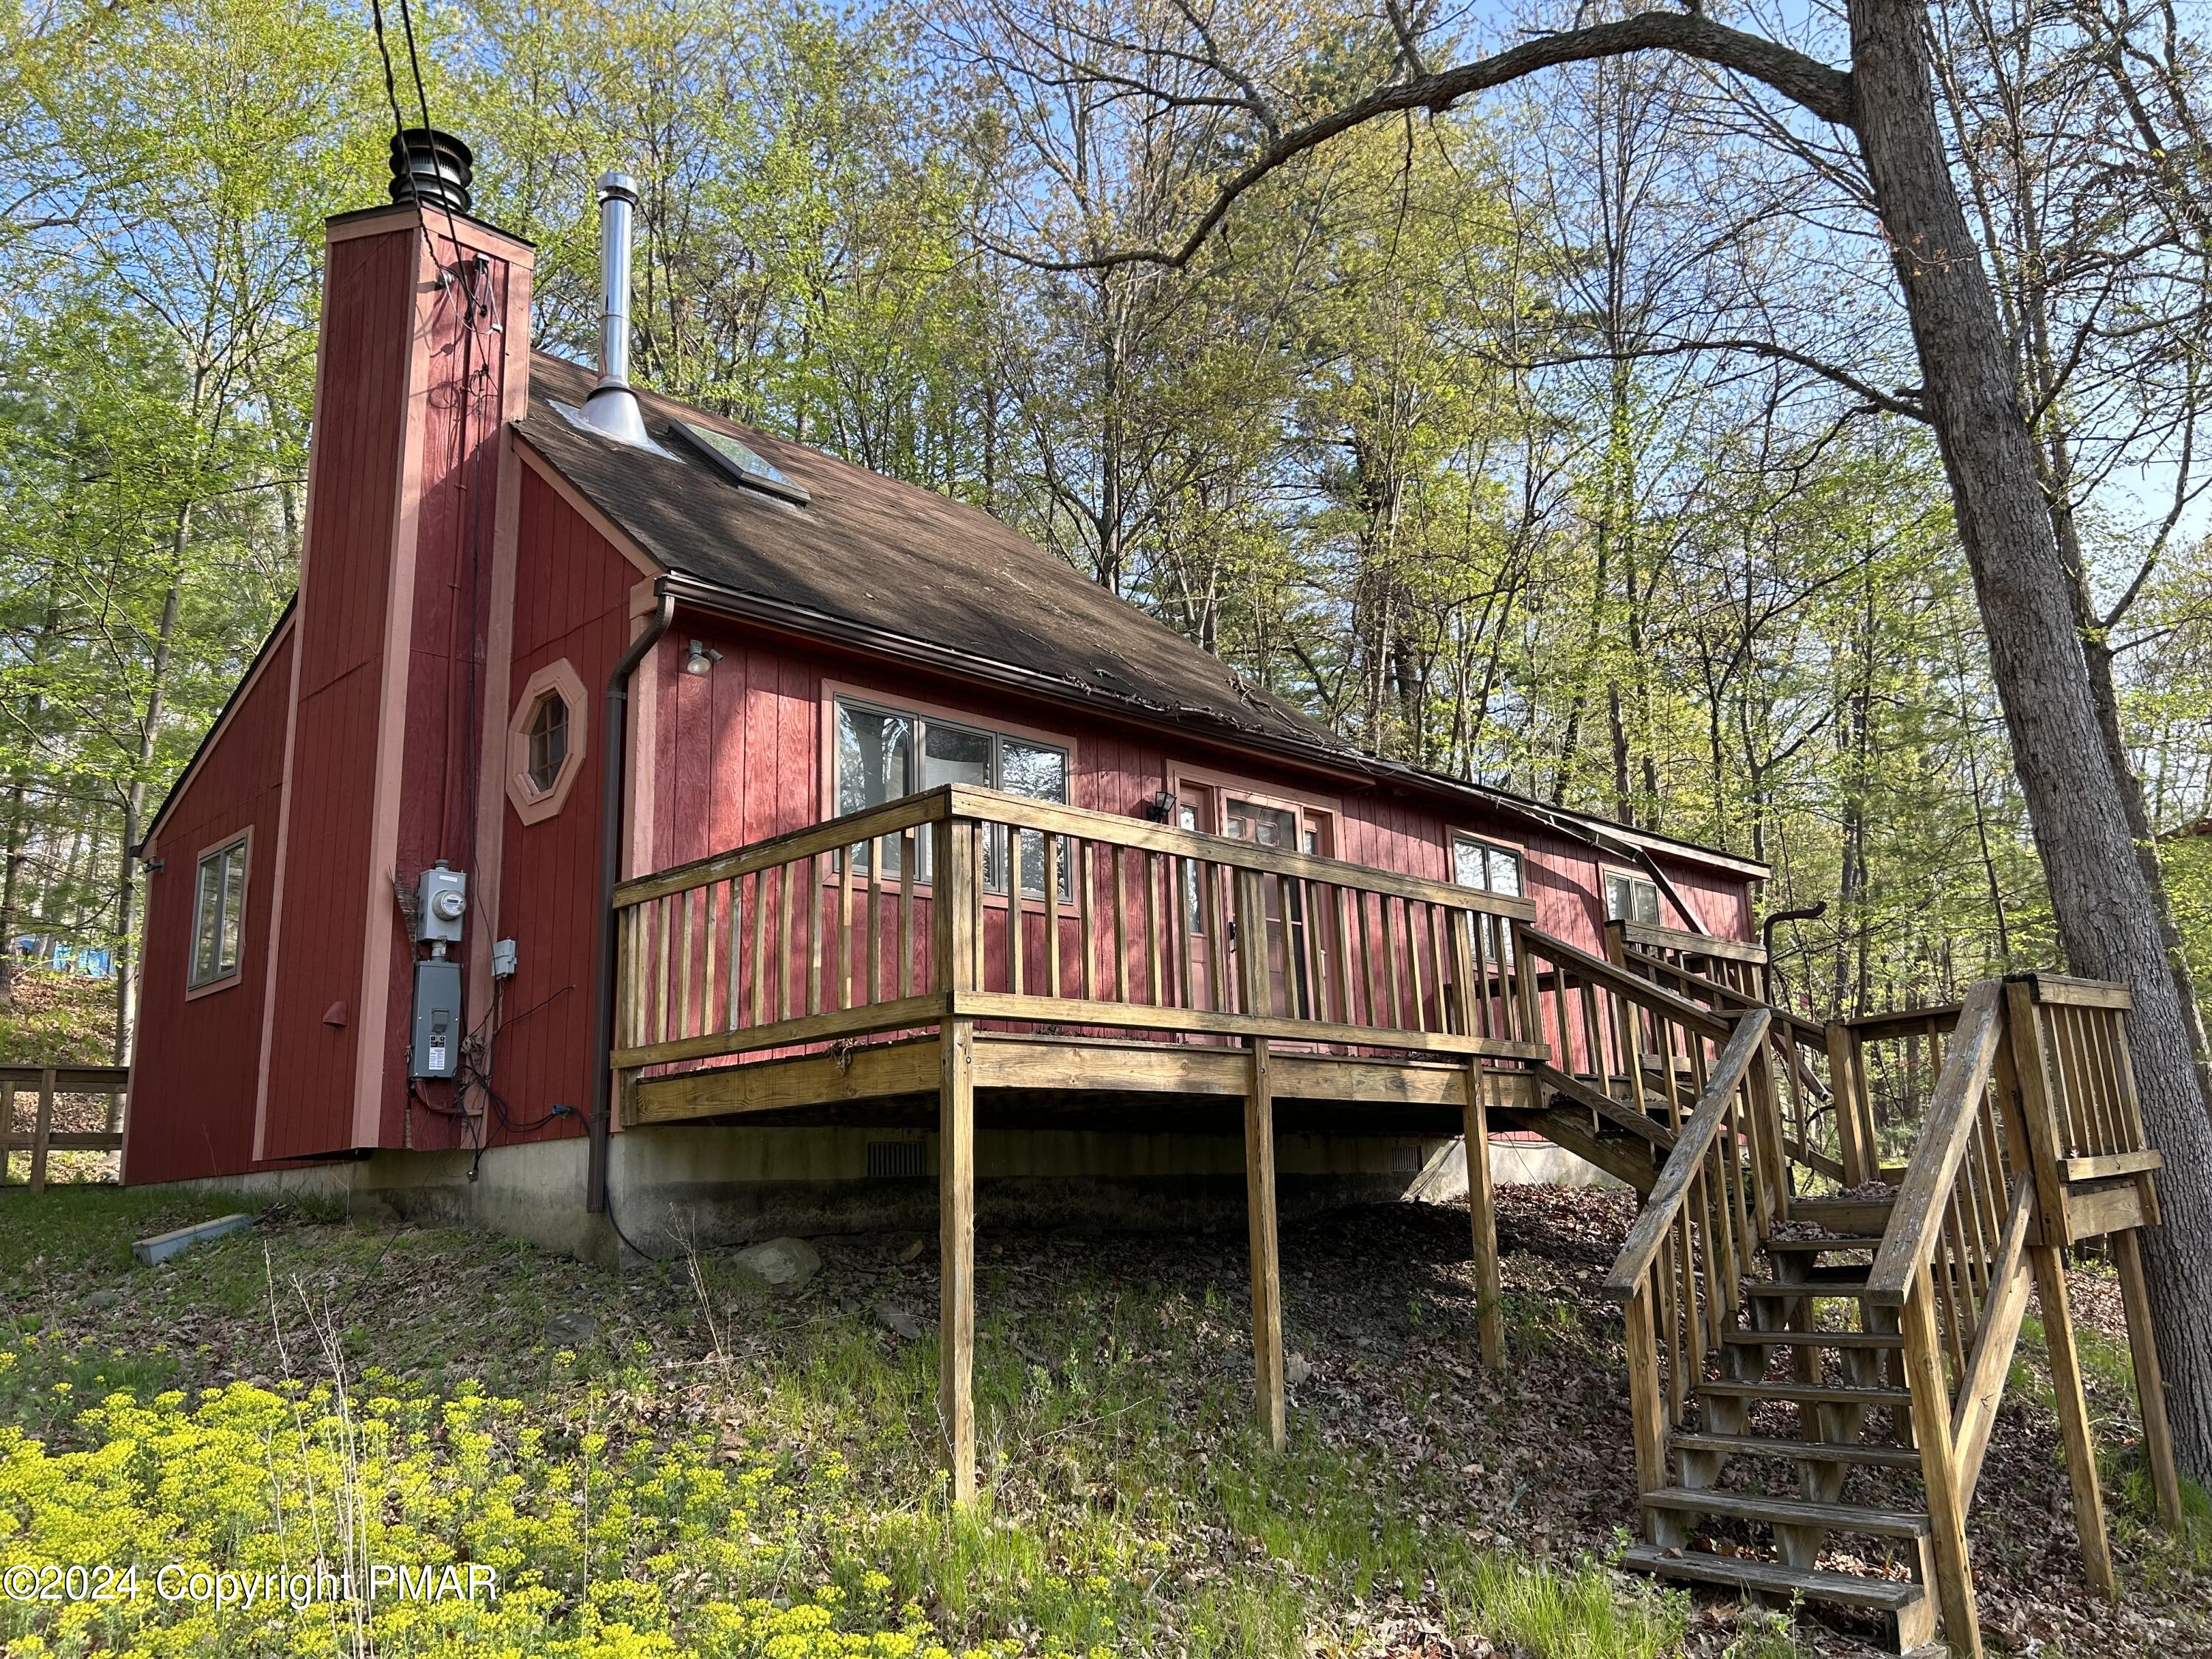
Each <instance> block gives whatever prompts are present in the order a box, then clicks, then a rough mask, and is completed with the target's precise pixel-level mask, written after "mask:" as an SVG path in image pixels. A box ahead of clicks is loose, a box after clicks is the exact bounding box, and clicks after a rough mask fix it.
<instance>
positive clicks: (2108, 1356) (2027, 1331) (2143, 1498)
mask: <svg viewBox="0 0 2212 1659" xmlns="http://www.w3.org/2000/svg"><path fill="white" fill-rule="evenodd" d="M2074 1351H2075V1354H2076V1356H2077V1357H2078V1358H2079V1359H2080V1362H2081V1386H2082V1389H2083V1391H2084V1392H2085V1394H2086V1395H2087V1397H2088V1401H2089V1412H2090V1417H2091V1419H2092V1422H2093V1426H2094V1427H2095V1429H2096V1431H2097V1464H2098V1480H2099V1484H2100V1485H2101V1486H2103V1487H2104V1489H2105V1492H2106V1495H2107V1498H2108V1499H2109V1498H2111V1497H2112V1495H2114V1494H2117V1495H2118V1498H2120V1500H2121V1501H2120V1503H2119V1504H2117V1505H2112V1504H2109V1502H2108V1504H2107V1507H2108V1509H2110V1510H2112V1513H2111V1514H2110V1515H2109V1516H2107V1519H2108V1521H2110V1522H2112V1523H2113V1525H2114V1526H2115V1527H2116V1528H2124V1529H2125V1531H2126V1533H2127V1534H2128V1535H2129V1541H2130V1544H2131V1546H2132V1547H2134V1548H2135V1549H2136V1551H2137V1552H2138V1553H2140V1556H2141V1565H2142V1571H2143V1572H2144V1574H2145V1575H2146V1577H2148V1578H2149V1579H2151V1580H2152V1581H2153V1582H2164V1581H2166V1580H2168V1579H2170V1578H2171V1577H2172V1575H2173V1573H2174V1572H2175V1571H2176V1570H2180V1571H2189V1572H2196V1573H2202V1572H2205V1571H2212V1497H2208V1496H2207V1494H2206V1492H2205V1491H2204V1489H2203V1487H2202V1486H2198V1485H2197V1483H2196V1482H2195V1481H2194V1480H2191V1479H2189V1477H2188V1476H2186V1475H2183V1476H2182V1477H2181V1480H2180V1486H2181V1525H2180V1527H2179V1528H2177V1529H2175V1530H2173V1531H2171V1532H2169V1531H2168V1530H2166V1527H2165V1524H2164V1522H2163V1519H2162V1517H2161V1516H2160V1514H2159V1508H2158V1497H2157V1493H2156V1492H2155V1490H2154V1486H2153V1483H2152V1480H2151V1474H2150V1464H2149V1462H2148V1459H2147V1458H2146V1457H2145V1455H2144V1454H2143V1449H2142V1428H2141V1421H2142V1419H2141V1406H2140V1402H2139V1401H2137V1399H2136V1373H2135V1360H2134V1358H2133V1356H2132V1355H2131V1354H2130V1352H2128V1345H2127V1344H2126V1343H2124V1342H2120V1341H2115V1340H2113V1339H2112V1338H2111V1337H2109V1336H2106V1334H2104V1333H2103V1332H2101V1331H2100V1330H2097V1329H2096V1328H2093V1327H2092V1326H2089V1325H2087V1324H2085V1323H2082V1322H2079V1321H2077V1322H2075V1330H2074ZM2050 1352H2051V1350H2050V1338H2049V1334H2048V1333H2047V1332H2046V1331H2045V1328H2044V1323H2043V1319H2042V1316H2040V1315H2039V1314H2033V1313H2031V1314H2027V1315H2025V1316H2022V1318H2021V1322H2020V1347H2019V1350H2018V1352H2015V1355H2014V1357H2013V1362H2012V1369H2011V1370H2010V1372H2009V1374H2008V1376H2007V1379H2006V1383H2007V1387H2008V1390H2009V1391H2011V1392H2012V1393H2014V1394H2015V1395H2018V1396H2019V1397H2021V1398H2023V1399H2026V1400H2029V1401H2033V1402H2034V1403H2035V1404H2036V1405H2038V1406H2040V1407H2044V1408H2045V1409H2046V1410H2050V1409H2055V1408H2056V1404H2057V1396H2056V1395H2055V1394H2054V1392H2053V1390H2052V1388H2051V1376H2050V1364H2051V1361H2050ZM2122 1412H2124V1413H2125V1415H2124V1417H2122V1416H2120V1415H2119V1413H2122Z"/></svg>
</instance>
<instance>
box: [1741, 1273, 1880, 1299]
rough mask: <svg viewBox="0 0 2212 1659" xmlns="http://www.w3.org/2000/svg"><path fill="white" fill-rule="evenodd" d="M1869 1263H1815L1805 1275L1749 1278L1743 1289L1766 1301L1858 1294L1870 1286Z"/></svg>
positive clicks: (1744, 1291)
mask: <svg viewBox="0 0 2212 1659" xmlns="http://www.w3.org/2000/svg"><path fill="white" fill-rule="evenodd" d="M1869 1271H1870V1269H1869V1268H1868V1267H1848V1266H1846V1267H1812V1268H1808V1269H1807V1270H1806V1274H1805V1277H1804V1278H1803V1279H1746V1280H1745V1281H1744V1285H1743V1293H1744V1294H1745V1295H1746V1296H1755V1297H1759V1299H1760V1300H1761V1301H1764V1302H1789V1301H1795V1300H1796V1299H1798V1298H1800V1297H1808V1296H1857V1294H1858V1293H1859V1292H1860V1291H1863V1290H1864V1289H1866V1283H1867V1274H1868V1273H1869Z"/></svg>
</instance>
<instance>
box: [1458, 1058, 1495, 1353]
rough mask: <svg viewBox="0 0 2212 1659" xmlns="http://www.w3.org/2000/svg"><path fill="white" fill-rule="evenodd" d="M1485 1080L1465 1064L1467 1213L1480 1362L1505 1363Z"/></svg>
mask: <svg viewBox="0 0 2212 1659" xmlns="http://www.w3.org/2000/svg"><path fill="white" fill-rule="evenodd" d="M1489 1086H1490V1085H1489V1079H1488V1078H1487V1077H1486V1075H1485V1074H1484V1073H1483V1069H1482V1062H1481V1061H1480V1060H1469V1061H1468V1067H1467V1116H1466V1123H1465V1127H1466V1132H1467V1213H1468V1221H1469V1223H1470V1224H1471V1225H1472V1226H1473V1228H1474V1298H1475V1304H1474V1305H1475V1319H1476V1322H1477V1323H1476V1332H1477V1340H1478V1342H1479V1344H1480V1347H1481V1350H1482V1363H1483V1364H1486V1365H1487V1366H1489V1367H1490V1369H1491V1370H1498V1369H1500V1368H1501V1367H1502V1366H1504V1364H1505V1308H1504V1282H1503V1280H1502V1279H1500V1277H1499V1275H1498V1210H1497V1206H1496V1205H1495V1204H1494V1203H1493V1202H1492V1195H1491V1190H1490V1114H1489V1111H1488V1109H1487V1108H1488V1105H1489V1102H1488V1100H1487V1099H1486V1094H1487V1092H1488V1090H1489Z"/></svg>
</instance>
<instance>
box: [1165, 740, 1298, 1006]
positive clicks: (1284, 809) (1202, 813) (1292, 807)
mask: <svg viewBox="0 0 2212 1659" xmlns="http://www.w3.org/2000/svg"><path fill="white" fill-rule="evenodd" d="M1176 810H1177V814H1178V817H1177V822H1178V823H1180V824H1181V825H1182V828H1184V829H1196V830H1199V831H1200V832H1202V833H1204V834H1207V835H1215V836H1228V837H1229V838H1230V839H1231V840H1232V841H1246V842H1251V843H1252V844H1253V845H1254V846H1255V847H1271V848H1282V849H1284V850H1285V851H1289V852H1303V853H1310V854H1314V855H1315V856H1316V857H1319V858H1328V857H1330V856H1332V855H1333V852H1334V849H1333V848H1332V847H1331V845H1330V835H1329V829H1330V826H1329V819H1328V814H1327V813H1325V812H1318V811H1314V810H1312V809H1311V808H1309V807H1305V806H1302V805H1298V804H1297V803H1296V802H1293V801H1284V800H1278V799H1272V798H1270V797H1267V796H1265V795H1261V794H1257V793H1253V792H1252V791H1249V790H1243V789H1236V788H1231V787H1217V786H1215V785H1212V784H1200V783H1193V782H1190V781H1188V780H1185V781H1182V787H1181V788H1180V790H1179V791H1178V792H1177V808H1176ZM1184 885H1185V889H1186V891H1185V893H1184V895H1183V896H1182V902H1183V903H1184V905H1185V906H1186V908H1187V911H1188V916H1189V919H1190V922H1191V954H1190V962H1189V964H1188V965H1189V969H1190V972H1191V976H1192V984H1193V987H1194V989H1195V990H1196V992H1197V993H1198V996H1199V998H1200V1003H1201V1006H1206V1007H1212V1006H1216V1003H1215V1001H1214V1000H1213V999H1214V998H1215V997H1216V995H1217V992H1216V989H1215V987H1213V985H1212V983H1211V978H1210V975H1209V964H1210V960H1212V959H1211V958H1210V957H1209V955H1208V951H1207V944H1208V942H1209V940H1210V939H1211V934H1210V933H1208V932H1207V930H1208V929H1210V928H1213V927H1219V928H1222V929H1224V930H1225V932H1226V934H1227V939H1226V944H1227V947H1228V948H1227V949H1226V950H1225V951H1223V952H1221V954H1220V957H1219V958H1218V960H1220V961H1221V962H1222V963H1223V964H1224V973H1223V980H1224V983H1223V985H1222V987H1220V989H1219V992H1218V995H1219V999H1220V1006H1234V1003H1235V1000H1236V991H1235V988H1234V987H1236V985H1237V983H1238V982H1239V981H1238V980H1237V973H1238V972H1239V961H1240V952H1242V951H1244V950H1246V949H1248V948H1261V949H1264V951H1266V955H1267V984H1268V992H1269V995H1270V997H1271V1003H1270V1008H1269V1009H1268V1010H1261V1011H1259V1012H1270V1011H1272V1012H1277V1013H1280V1012H1284V1011H1286V1010H1287V1011H1288V1012H1289V1013H1290V1014H1291V1015H1293V1016H1295V1017H1297V1018H1307V1019H1310V1018H1322V1012H1321V1002H1322V999H1321V994H1320V987H1318V986H1316V984H1315V983H1314V981H1313V975H1312V970H1311V967H1310V963H1311V962H1312V961H1313V960H1314V958H1315V956H1316V951H1310V950H1308V948H1307V945H1308V930H1309V928H1310V927H1316V926H1318V925H1320V918H1318V917H1309V916H1308V915H1306V913H1305V901H1304V895H1303V892H1302V890H1300V889H1299V888H1298V887H1297V885H1296V884H1285V883H1282V882H1278V881H1269V882H1267V883H1266V884H1264V886H1263V890H1264V891H1265V893H1266V895H1267V937H1266V939H1264V940H1263V941H1247V940H1244V939H1239V938H1238V937H1237V933H1236V929H1235V926H1234V923H1233V920H1232V918H1233V915H1234V911H1233V906H1234V904H1235V894H1234V892H1233V891H1232V890H1231V889H1230V887H1229V885H1228V884H1227V883H1226V882H1225V881H1224V882H1222V883H1221V884H1219V886H1218V890H1217V891H1216V892H1213V893H1212V894H1208V893H1206V892H1205V891H1203V890H1200V886H1199V884H1198V881H1197V879H1196V866H1191V867H1190V869H1189V870H1188V872H1187V873H1186V876H1185V878H1184ZM1315 943H1316V945H1318V943H1319V941H1318V940H1316V941H1315Z"/></svg>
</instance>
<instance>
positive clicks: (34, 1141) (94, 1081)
mask: <svg viewBox="0 0 2212 1659" xmlns="http://www.w3.org/2000/svg"><path fill="white" fill-rule="evenodd" d="M130 1089H131V1068H130V1067H129V1066H0V1185H5V1184H6V1183H7V1182H8V1180H9V1172H10V1168H11V1166H12V1164H13V1163H14V1160H15V1153H17V1152H25V1151H27V1152H29V1153H30V1154H31V1182H30V1185H31V1190H32V1191H33V1192H34V1193H36V1192H43V1191H44V1190H45V1189H46V1163H47V1158H48V1155H49V1154H51V1153H53V1152H119V1151H121V1150H122V1147H123V1131H122V1123H123V1113H124V1109H125V1100H126V1098H127V1097H128V1095H129V1093H130ZM26 1091H28V1092H30V1093H31V1094H32V1095H33V1097H34V1098H35V1099H36V1101H37V1111H36V1115H34V1116H33V1119H32V1125H31V1130H30V1133H27V1134H23V1133H17V1131H16V1127H15V1097H16V1096H17V1095H18V1094H19V1093H23V1092H26ZM63 1095H105V1096H106V1097H107V1112H106V1119H105V1121H106V1122H107V1123H109V1124H112V1125H113V1126H115V1127H112V1128H107V1129H89V1130H58V1129H56V1128H55V1127H54V1104H55V1101H56V1099H57V1098H58V1097H60V1096H63Z"/></svg>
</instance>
